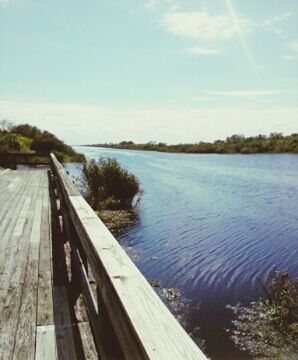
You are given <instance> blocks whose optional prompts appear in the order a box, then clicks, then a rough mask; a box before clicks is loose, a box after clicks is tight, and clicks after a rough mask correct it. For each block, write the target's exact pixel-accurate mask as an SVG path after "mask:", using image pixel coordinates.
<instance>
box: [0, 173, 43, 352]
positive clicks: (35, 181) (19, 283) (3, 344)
mask: <svg viewBox="0 0 298 360" xmlns="http://www.w3.org/2000/svg"><path fill="white" fill-rule="evenodd" d="M39 182H40V179H39V178H38V177H36V176H34V177H33V178H32V182H30V185H29V189H28V190H27V191H26V195H29V196H30V195H31V196H32V206H30V209H29V212H28V219H27V220H28V221H26V223H25V227H24V230H23V233H22V241H20V248H19V249H18V254H17V256H16V258H15V268H14V269H13V271H12V273H11V278H10V280H9V287H8V291H7V296H6V297H5V304H2V303H1V304H0V305H1V307H2V311H0V325H1V326H0V329H1V331H0V353H1V354H3V359H11V358H12V353H13V349H14V345H15V339H16V332H17V326H18V322H19V312H20V306H21V300H22V295H23V285H24V277H25V271H26V265H27V253H28V248H29V238H30V234H31V230H32V223H33V216H31V215H33V214H32V213H33V209H34V206H33V205H34V203H35V199H36V194H37V191H38V186H39ZM3 305H4V307H3Z"/></svg>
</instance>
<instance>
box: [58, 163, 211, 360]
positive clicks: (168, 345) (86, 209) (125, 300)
mask: <svg viewBox="0 0 298 360" xmlns="http://www.w3.org/2000/svg"><path fill="white" fill-rule="evenodd" d="M52 159H53V167H54V171H55V169H56V175H57V176H58V179H59V182H60V186H61V188H62V189H61V190H62V193H63V196H64V203H65V204H66V206H67V208H68V212H69V215H70V217H71V221H72V223H73V225H74V226H75V228H76V231H77V233H78V236H79V238H80V242H81V245H82V246H83V249H84V251H85V253H86V255H87V258H88V262H89V263H90V265H91V268H92V272H93V275H94V277H95V279H96V282H97V284H98V286H99V288H100V295H101V297H102V299H103V301H104V305H105V308H106V309H107V311H108V315H109V317H110V319H111V322H112V324H113V327H114V331H115V333H116V335H117V338H118V340H119V342H120V344H121V348H122V350H123V352H124V354H125V358H126V359H140V360H141V359H151V360H153V359H154V360H157V359H158V360H167V359H169V360H172V359H185V360H186V359H189V360H193V359H200V360H206V359H207V358H206V356H205V355H204V354H203V353H202V351H201V350H200V349H199V348H198V347H197V345H196V344H195V343H194V342H193V341H192V339H191V338H190V337H189V336H188V334H187V333H186V332H185V331H184V329H183V328H182V327H181V326H180V324H179V323H178V322H177V321H176V319H175V318H174V316H173V315H172V314H171V313H170V311H169V310H168V309H167V308H166V306H165V305H164V304H163V303H162V301H161V300H160V298H159V297H158V295H157V294H156V293H155V291H154V290H153V289H152V287H151V286H150V285H149V283H148V282H147V281H146V279H145V278H144V277H143V275H142V274H141V273H140V271H139V270H138V269H137V268H136V266H135V265H134V264H133V262H132V261H131V260H130V258H129V257H128V256H127V254H126V253H125V251H124V250H123V249H122V248H121V246H120V245H119V244H118V242H117V241H116V240H115V238H114V237H113V236H112V234H111V233H110V232H109V231H108V230H107V228H106V227H105V226H104V224H103V223H102V222H101V220H100V219H99V218H98V217H97V215H96V214H95V213H94V211H93V210H92V209H91V208H90V206H89V205H88V204H87V203H86V201H85V200H84V199H83V198H82V197H81V196H80V195H78V194H77V193H76V192H75V191H74V190H73V188H70V189H68V188H67V186H66V185H65V184H67V180H66V176H67V175H66V174H65V171H64V170H63V169H61V167H58V166H56V163H57V161H56V160H55V158H54V156H52ZM99 311H100V308H99ZM102 326H104V324H102ZM101 330H102V331H104V327H103V328H102V329H101Z"/></svg>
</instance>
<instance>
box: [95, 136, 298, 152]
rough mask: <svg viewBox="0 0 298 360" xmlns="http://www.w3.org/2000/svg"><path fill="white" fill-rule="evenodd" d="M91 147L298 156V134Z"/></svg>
mask: <svg viewBox="0 0 298 360" xmlns="http://www.w3.org/2000/svg"><path fill="white" fill-rule="evenodd" d="M89 146H96V147H106V148H115V149H128V150H148V151H160V152H173V153H175V152H176V153H194V154H259V153H296V154H298V133H295V134H291V135H283V134H282V133H276V132H275V133H271V134H270V135H268V136H266V135H257V136H250V137H245V136H243V135H232V136H230V137H227V138H226V140H216V141H214V142H203V141H200V142H197V143H192V144H191V143H183V144H176V145H168V144H166V143H163V142H155V141H150V142H148V143H145V144H137V143H134V142H133V141H121V142H120V143H117V144H114V143H104V144H93V145H89Z"/></svg>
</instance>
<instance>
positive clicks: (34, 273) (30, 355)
mask: <svg viewBox="0 0 298 360" xmlns="http://www.w3.org/2000/svg"><path fill="white" fill-rule="evenodd" d="M38 195H39V196H38V197H37V199H36V205H35V212H34V215H33V226H32V232H31V235H30V240H29V253H28V260H27V269H26V275H25V282H24V286H23V292H22V302H21V308H20V316H19V322H18V329H17V334H16V339H17V340H16V343H15V348H14V354H13V358H14V359H18V360H21V359H34V357H35V341H36V316H37V286H38V262H39V245H40V235H41V214H42V192H41V191H39V193H38Z"/></svg>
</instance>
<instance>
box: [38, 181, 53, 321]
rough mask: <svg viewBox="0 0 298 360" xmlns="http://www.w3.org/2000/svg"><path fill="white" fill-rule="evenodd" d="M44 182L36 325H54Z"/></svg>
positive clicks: (47, 210) (50, 253) (47, 204)
mask: <svg viewBox="0 0 298 360" xmlns="http://www.w3.org/2000/svg"><path fill="white" fill-rule="evenodd" d="M44 176H45V177H46V179H45V181H44V184H45V186H44V188H43V199H42V217H41V243H40V254H39V267H38V307H37V325H50V324H54V314H53V294H52V242H51V226H50V222H51V213H50V203H49V190H48V179H47V175H46V174H45V175H44Z"/></svg>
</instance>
